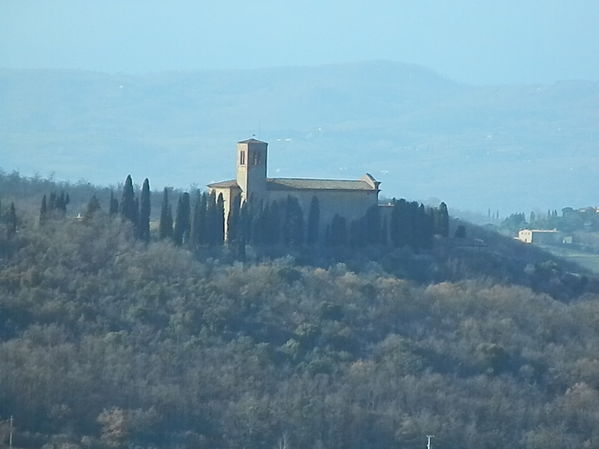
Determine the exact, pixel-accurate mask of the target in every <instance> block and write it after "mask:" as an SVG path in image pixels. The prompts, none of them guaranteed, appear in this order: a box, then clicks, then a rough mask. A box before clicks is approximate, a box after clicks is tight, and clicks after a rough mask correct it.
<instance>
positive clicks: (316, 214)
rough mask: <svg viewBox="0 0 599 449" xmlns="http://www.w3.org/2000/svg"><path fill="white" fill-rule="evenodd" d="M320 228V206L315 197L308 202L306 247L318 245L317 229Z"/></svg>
mask: <svg viewBox="0 0 599 449" xmlns="http://www.w3.org/2000/svg"><path fill="white" fill-rule="evenodd" d="M319 226H320V204H319V201H318V198H317V197H316V195H314V196H313V197H312V201H310V212H309V214H308V235H307V242H308V245H315V244H316V243H318V227H319Z"/></svg>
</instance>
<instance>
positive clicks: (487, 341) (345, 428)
mask: <svg viewBox="0 0 599 449" xmlns="http://www.w3.org/2000/svg"><path fill="white" fill-rule="evenodd" d="M54 187H55V186H54ZM55 190H56V191H58V189H55ZM47 193H48V194H50V189H48V191H47ZM71 195H73V194H72V193H71ZM1 196H2V193H1V192H0V197H1ZM65 198H66V197H65ZM18 200H19V198H18V196H17V195H12V196H10V198H8V201H7V200H6V199H4V198H3V202H2V206H1V209H2V213H1V214H0V215H1V216H2V220H0V420H6V419H7V418H8V417H9V416H11V415H12V416H14V420H15V426H16V432H15V440H14V443H15V446H17V447H23V448H34V447H41V446H45V447H47V448H51V447H56V448H67V447H68V448H71V449H77V448H94V449H104V448H121V447H148V448H149V447H173V448H174V447H177V448H232V449H233V448H247V449H250V448H252V449H253V448H256V449H259V448H269V449H270V448H273V447H278V448H289V449H292V448H309V447H317V448H356V449H358V448H360V449H361V448H377V449H378V448H388V447H397V448H412V447H421V446H422V445H423V441H425V440H424V438H423V436H424V435H425V434H434V435H435V436H436V437H435V440H434V445H435V447H439V448H471V447H483V448H499V447H501V448H505V447H522V448H556V449H557V448H561V449H563V448H574V447H576V448H580V447H589V448H593V447H598V446H599V439H598V435H597V432H598V430H597V426H596V422H597V420H598V419H599V360H598V359H597V354H598V349H599V327H598V326H597V323H598V322H599V302H598V301H597V299H598V296H597V294H596V293H595V291H596V286H595V281H594V280H593V279H592V277H589V276H588V275H587V274H585V273H579V272H576V268H575V267H573V266H569V265H567V264H562V263H561V262H560V261H559V259H556V258H553V257H551V256H549V255H546V254H544V253H542V252H538V251H536V250H534V249H530V248H527V249H526V250H523V249H522V250H520V248H521V247H520V246H514V245H516V244H517V243H515V242H512V241H509V240H507V239H501V238H500V237H496V238H497V240H493V238H495V237H494V236H493V234H492V233H491V232H489V231H484V230H480V229H479V230H477V229H474V228H471V227H469V228H468V232H469V234H471V235H472V236H473V238H474V237H476V238H477V239H478V240H477V241H478V242H479V243H480V241H482V240H484V242H485V246H482V247H481V246H480V245H479V246H475V247H470V246H468V245H462V246H456V245H457V244H456V243H455V241H454V240H457V239H452V238H446V239H437V240H436V241H434V242H433V248H431V249H428V250H422V249H420V250H414V249H412V248H410V247H409V246H408V247H397V248H391V249H388V250H387V251H382V250H381V248H379V247H376V246H368V247H363V248H360V249H358V250H356V249H353V250H351V251H350V250H348V251H345V250H344V249H343V248H333V249H331V251H330V252H329V253H328V254H325V255H324V256H323V255H319V256H314V254H313V252H311V251H307V252H302V251H299V250H295V251H290V253H291V254H292V255H291V256H287V257H282V258H269V257H257V256H256V257H254V258H252V257H250V256H251V255H249V254H248V255H247V257H246V261H245V262H238V261H235V258H234V257H230V255H228V253H227V252H226V248H223V249H222V251H216V252H215V251H211V252H209V253H206V254H204V255H202V254H198V253H197V252H194V251H191V250H189V249H188V248H186V247H181V246H177V245H176V242H173V241H172V239H164V240H159V239H150V240H149V241H145V240H144V239H143V238H140V235H139V231H138V230H136V229H135V227H134V226H133V224H132V223H131V222H130V221H128V220H126V219H123V218H121V216H120V215H116V216H112V217H111V216H110V214H109V211H108V209H107V208H106V206H105V204H102V206H101V208H100V209H95V210H94V211H93V213H91V214H90V215H89V216H87V217H86V216H85V214H84V216H83V219H81V220H74V219H72V218H71V217H70V216H66V217H62V216H60V214H58V215H54V216H52V217H48V219H47V220H45V221H44V222H43V224H41V225H40V223H39V218H40V217H39V214H38V212H39V211H35V212H26V211H23V210H21V209H19V207H18ZM37 201H41V198H40V197H38V199H37ZM10 203H13V204H14V203H16V206H17V207H16V208H15V209H16V210H15V212H14V213H15V217H16V222H18V227H17V228H16V229H12V228H11V225H12V221H11V220H12V218H11V217H12V212H11V210H12V208H11V207H10V206H9V204H10ZM518 260H519V262H518ZM6 430H7V429H6V425H3V424H0V444H2V443H3V442H4V443H6Z"/></svg>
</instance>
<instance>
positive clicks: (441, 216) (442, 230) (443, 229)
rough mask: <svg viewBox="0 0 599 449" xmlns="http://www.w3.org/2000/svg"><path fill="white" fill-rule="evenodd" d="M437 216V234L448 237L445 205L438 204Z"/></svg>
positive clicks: (447, 219) (447, 213)
mask: <svg viewBox="0 0 599 449" xmlns="http://www.w3.org/2000/svg"><path fill="white" fill-rule="evenodd" d="M437 216H438V227H437V233H438V234H439V235H440V236H442V237H449V212H448V210H447V204H445V203H441V204H439V210H438V211H437Z"/></svg>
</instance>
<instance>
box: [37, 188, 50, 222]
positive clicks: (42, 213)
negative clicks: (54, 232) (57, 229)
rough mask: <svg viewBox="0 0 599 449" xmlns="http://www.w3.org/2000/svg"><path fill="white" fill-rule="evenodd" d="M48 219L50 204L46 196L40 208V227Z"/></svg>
mask: <svg viewBox="0 0 599 449" xmlns="http://www.w3.org/2000/svg"><path fill="white" fill-rule="evenodd" d="M47 219H48V204H47V200H46V195H44V196H43V198H42V205H41V207H40V221H39V223H40V225H43V224H44V223H45V222H46V220H47Z"/></svg>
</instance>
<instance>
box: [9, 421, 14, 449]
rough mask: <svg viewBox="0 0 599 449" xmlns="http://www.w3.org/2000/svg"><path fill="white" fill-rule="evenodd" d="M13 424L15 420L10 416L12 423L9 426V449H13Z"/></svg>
mask: <svg viewBox="0 0 599 449" xmlns="http://www.w3.org/2000/svg"><path fill="white" fill-rule="evenodd" d="M12 424H13V418H12V415H10V421H9V424H8V447H9V449H12Z"/></svg>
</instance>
